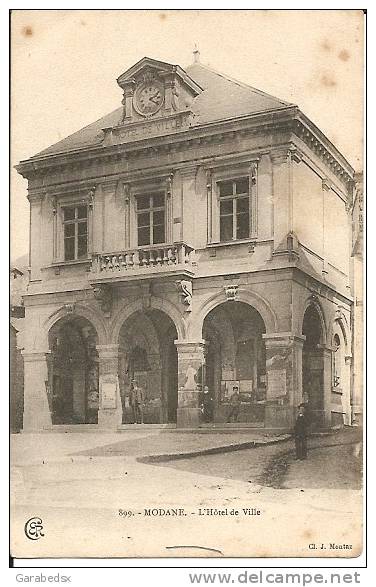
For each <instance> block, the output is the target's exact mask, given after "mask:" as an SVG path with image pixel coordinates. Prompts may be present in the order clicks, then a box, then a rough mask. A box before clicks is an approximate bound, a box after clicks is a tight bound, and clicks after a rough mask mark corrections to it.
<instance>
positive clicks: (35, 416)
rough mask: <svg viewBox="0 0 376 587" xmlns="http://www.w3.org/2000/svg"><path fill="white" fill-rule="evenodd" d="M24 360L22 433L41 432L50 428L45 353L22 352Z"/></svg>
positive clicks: (50, 419)
mask: <svg viewBox="0 0 376 587" xmlns="http://www.w3.org/2000/svg"><path fill="white" fill-rule="evenodd" d="M22 355H23V359H24V415H23V431H24V432H41V431H43V430H48V429H50V428H51V426H52V418H51V410H50V406H49V399H48V368H47V359H46V355H47V353H46V352H33V353H28V352H25V351H22Z"/></svg>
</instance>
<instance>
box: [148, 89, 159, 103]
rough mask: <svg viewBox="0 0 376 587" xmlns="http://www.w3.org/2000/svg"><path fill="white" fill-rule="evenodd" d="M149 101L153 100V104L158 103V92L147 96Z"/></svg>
mask: <svg viewBox="0 0 376 587" xmlns="http://www.w3.org/2000/svg"><path fill="white" fill-rule="evenodd" d="M155 98H158V99H157V100H155ZM149 101H150V102H153V104H159V101H160V92H159V91H158V92H156V93H155V94H153V95H152V96H149Z"/></svg>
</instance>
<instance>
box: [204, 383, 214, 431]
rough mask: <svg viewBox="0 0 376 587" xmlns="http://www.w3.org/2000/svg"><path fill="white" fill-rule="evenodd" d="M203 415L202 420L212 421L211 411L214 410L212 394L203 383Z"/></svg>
mask: <svg viewBox="0 0 376 587" xmlns="http://www.w3.org/2000/svg"><path fill="white" fill-rule="evenodd" d="M202 404H203V415H204V421H205V422H206V423H209V422H212V421H213V411H214V405H213V404H214V400H213V396H212V394H211V393H210V391H209V388H208V386H207V385H205V387H204V396H203V401H202Z"/></svg>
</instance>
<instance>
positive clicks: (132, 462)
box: [12, 427, 362, 557]
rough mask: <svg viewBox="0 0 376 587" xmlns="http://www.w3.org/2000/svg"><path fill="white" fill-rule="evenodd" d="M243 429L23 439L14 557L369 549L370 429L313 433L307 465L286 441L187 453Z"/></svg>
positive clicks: (16, 458)
mask: <svg viewBox="0 0 376 587" xmlns="http://www.w3.org/2000/svg"><path fill="white" fill-rule="evenodd" d="M257 434H259V433H257ZM257 434H256V433H255V435H254V439H255V440H256V439H257ZM234 435H235V436H234V438H231V435H228V434H226V435H221V434H220V433H217V434H216V435H214V434H205V435H204V434H202V435H200V434H192V433H186V434H183V433H163V432H161V431H160V430H159V431H158V430H147V429H145V430H143V429H142V427H140V428H138V429H137V431H136V430H135V431H134V432H133V431H127V432H123V433H121V434H116V433H114V434H103V433H102V434H97V433H90V434H85V433H67V434H56V433H55V434H54V433H44V434H39V435H31V434H20V435H13V436H12V464H13V468H12V502H13V504H12V506H13V532H12V544H13V547H12V553H13V555H14V556H23V557H26V556H33V557H38V556H49V557H56V556H60V557H61V556H68V557H69V556H71V557H73V556H92V557H100V556H116V557H137V556H148V557H150V556H159V557H171V556H176V557H177V556H179V557H181V556H188V557H192V556H195V557H197V556H200V557H214V556H215V557H218V556H225V557H236V556H238V557H239V556H243V557H244V556H247V557H250V556H252V557H266V556H305V557H310V556H331V557H338V556H351V557H355V556H357V555H359V554H360V552H361V525H362V520H361V510H362V499H361V486H360V479H361V445H360V440H361V431H360V430H358V429H352V430H345V431H343V432H337V433H335V434H331V435H325V436H315V437H311V438H310V440H309V453H308V459H307V460H306V461H295V459H294V452H293V441H292V440H286V439H284V440H281V442H276V443H275V444H265V445H260V446H258V447H257V448H247V449H244V450H230V449H227V450H228V452H224V453H223V454H210V455H199V456H195V457H190V458H177V457H179V455H181V453H182V452H187V450H192V448H195V449H197V450H198V451H200V450H204V449H205V448H208V447H210V446H217V447H218V446H221V445H222V444H223V443H224V442H226V443H227V444H230V443H234V444H236V443H238V442H240V441H243V442H247V441H248V440H249V434H244V433H242V434H241V435H240V434H237V433H236V432H235V433H234ZM224 437H226V438H224ZM261 440H262V442H264V441H265V440H266V441H267V442H269V441H270V439H268V438H266V439H265V438H262V437H261ZM271 440H272V441H275V439H271ZM182 447H184V448H185V450H184V451H182ZM166 452H170V453H172V454H175V457H174V458H173V459H172V460H171V459H170V460H162V461H161V462H153V463H150V462H148V455H156V454H165V453H166ZM140 461H141V462H140ZM256 510H257V511H259V512H260V513H259V514H255V513H252V514H250V511H252V512H255V511H256ZM179 512H180V513H179ZM207 512H209V513H207ZM220 512H222V513H220ZM223 512H225V513H223ZM32 517H39V518H41V519H42V521H43V532H44V536H42V537H41V538H40V539H39V540H29V539H28V538H27V537H26V536H25V532H24V526H25V523H26V522H27V520H29V519H30V518H32ZM343 545H347V546H350V548H346V549H345V548H342V546H343Z"/></svg>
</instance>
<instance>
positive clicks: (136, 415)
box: [129, 379, 145, 424]
mask: <svg viewBox="0 0 376 587" xmlns="http://www.w3.org/2000/svg"><path fill="white" fill-rule="evenodd" d="M144 403H145V394H144V390H143V389H142V387H139V385H138V383H137V381H136V379H132V381H131V390H130V393H129V404H130V406H131V409H132V415H133V423H134V424H136V423H137V424H143V423H144Z"/></svg>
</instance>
